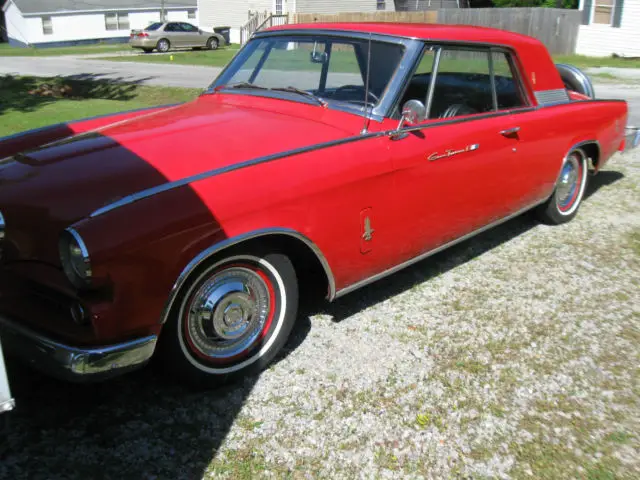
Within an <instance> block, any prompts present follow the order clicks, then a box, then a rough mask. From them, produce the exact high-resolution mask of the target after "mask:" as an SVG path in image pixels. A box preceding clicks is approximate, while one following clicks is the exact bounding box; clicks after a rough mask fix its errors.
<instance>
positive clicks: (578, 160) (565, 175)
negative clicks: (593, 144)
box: [537, 148, 589, 225]
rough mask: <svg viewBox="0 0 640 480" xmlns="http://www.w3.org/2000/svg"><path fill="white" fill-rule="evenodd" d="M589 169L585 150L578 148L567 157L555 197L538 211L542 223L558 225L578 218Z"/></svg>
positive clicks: (554, 192) (557, 183)
mask: <svg viewBox="0 0 640 480" xmlns="http://www.w3.org/2000/svg"><path fill="white" fill-rule="evenodd" d="M588 169H589V166H588V164H587V155H586V154H585V152H584V150H582V149H581V148H576V149H575V150H572V151H571V152H570V153H569V154H568V155H567V157H566V159H565V161H564V163H563V164H562V170H560V177H559V178H558V181H557V182H556V188H555V190H554V191H553V195H551V197H550V198H549V200H547V201H546V202H545V203H543V204H542V205H540V206H539V207H538V209H537V214H538V217H539V218H540V220H541V221H542V222H544V223H547V224H550V225H558V224H561V223H566V222H568V221H569V220H571V219H572V218H573V217H575V216H576V214H577V213H578V208H579V207H580V203H581V202H582V198H583V197H584V192H585V190H586V187H587V178H588V177H587V173H588Z"/></svg>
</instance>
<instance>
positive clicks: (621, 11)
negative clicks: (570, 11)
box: [576, 0, 640, 57]
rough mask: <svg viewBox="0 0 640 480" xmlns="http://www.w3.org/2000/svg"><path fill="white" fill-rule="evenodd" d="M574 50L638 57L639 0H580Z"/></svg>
mask: <svg viewBox="0 0 640 480" xmlns="http://www.w3.org/2000/svg"><path fill="white" fill-rule="evenodd" d="M580 10H582V25H581V26H580V31H579V34H578V42H577V45H576V53H578V54H580V55H592V56H598V57H606V56H610V55H613V54H616V55H620V56H624V57H640V0H580Z"/></svg>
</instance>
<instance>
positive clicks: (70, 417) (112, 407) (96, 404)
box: [0, 150, 640, 479]
mask: <svg viewBox="0 0 640 480" xmlns="http://www.w3.org/2000/svg"><path fill="white" fill-rule="evenodd" d="M588 194H589V196H588V198H587V199H586V200H585V203H584V204H583V206H582V209H581V211H580V213H579V215H578V217H577V218H576V219H575V220H574V221H573V222H571V223H570V224H568V225H565V226H559V227H547V226H542V225H539V224H537V223H536V222H535V221H533V220H532V219H531V218H530V216H526V215H525V216H522V217H519V218H517V219H515V220H512V221H510V222H508V223H506V224H504V225H502V226H500V227H498V228H495V229H493V230H491V231H488V232H485V233H484V234H482V235H481V236H479V237H476V238H475V239H472V240H470V241H467V242H465V243H463V244H461V245H459V246H457V247H454V248H453V249H451V250H449V251H447V252H443V253H441V254H439V255H437V256H435V257H433V258H431V259H430V260H427V261H424V262H421V263H419V264H417V265H416V266H414V267H411V268H409V269H407V270H405V271H403V272H401V273H399V274H396V275H394V276H392V277H390V278H388V279H386V280H383V281H381V282H378V283H377V284H374V285H372V286H370V287H367V288H364V289H362V290H360V291H357V292H355V293H353V294H351V295H349V296H346V297H344V298H342V299H340V300H339V301H338V302H336V303H335V304H328V305H327V304H321V305H320V306H319V307H315V308H311V307H308V308H307V310H309V312H307V313H306V314H303V315H301V317H300V321H299V324H298V326H297V329H296V331H295V332H294V336H293V338H292V340H291V342H290V343H289V345H288V347H287V351H286V352H285V355H283V357H282V358H281V359H280V360H279V362H278V363H277V364H275V365H274V366H272V367H271V368H270V369H269V370H268V371H266V372H264V373H263V374H262V375H261V376H260V377H259V378H254V379H249V380H247V381H246V382H245V383H244V384H243V385H238V386H235V387H228V388H226V389H224V390H219V391H215V392H194V391H187V390H184V389H182V388H181V387H179V386H176V385H171V384H170V383H168V381H167V380H165V379H163V378H162V376H161V374H160V373H159V372H156V371H155V370H154V369H146V370H144V371H142V372H137V373H134V374H131V375H129V376H126V377H123V378H121V379H117V380H115V381H111V382H108V383H104V384H99V385H95V386H75V385H66V384H62V383H58V382H56V381H54V380H50V379H47V378H44V377H42V376H40V375H39V374H36V373H33V372H31V371H29V370H26V369H25V368H24V367H22V366H19V365H10V367H11V369H10V374H11V375H12V380H13V382H14V390H15V393H16V397H17V403H18V409H17V410H16V412H15V413H14V414H13V416H12V419H11V420H12V424H11V430H10V432H9V433H8V434H7V435H6V436H3V437H0V438H2V440H1V444H0V477H1V478H10V479H18V478H35V479H38V478H42V479H45V478H47V479H49V478H104V479H106V478H113V479H122V478H135V479H141V478H170V479H178V478H211V477H216V478H218V477H228V478H249V477H252V476H266V475H271V476H276V477H278V478H279V477H283V476H288V477H293V478H307V477H314V478H316V477H317V478H353V477H356V476H359V477H365V478H371V477H375V478H398V477H408V478H422V477H426V478H559V479H566V478H572V477H579V478H593V479H600V478H602V479H605V478H606V479H608V478H617V477H620V478H638V477H640V382H639V378H640V375H639V373H640V355H639V344H640V289H639V288H638V287H639V285H640V216H639V215H638V209H639V208H640V150H638V151H637V152H634V153H633V154H629V153H627V154H624V155H620V154H618V155H617V156H616V157H615V158H614V159H613V160H612V161H611V162H610V163H609V164H608V166H607V168H606V170H605V171H603V172H602V173H601V174H600V175H598V176H597V177H595V178H593V179H592V182H591V184H590V188H589V191H588Z"/></svg>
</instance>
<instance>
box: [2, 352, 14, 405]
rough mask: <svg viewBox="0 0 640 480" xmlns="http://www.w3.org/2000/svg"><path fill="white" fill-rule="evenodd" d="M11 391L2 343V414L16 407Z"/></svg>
mask: <svg viewBox="0 0 640 480" xmlns="http://www.w3.org/2000/svg"><path fill="white" fill-rule="evenodd" d="M14 405H15V404H14V402H13V398H11V390H10V389H9V379H8V378H7V370H6V368H5V366H4V356H3V355H2V342H0V413H4V412H8V411H9V410H12V409H13V407H14Z"/></svg>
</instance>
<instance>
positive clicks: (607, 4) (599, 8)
mask: <svg viewBox="0 0 640 480" xmlns="http://www.w3.org/2000/svg"><path fill="white" fill-rule="evenodd" d="M613 2H614V0H595V2H594V3H595V6H594V9H593V23H603V24H605V25H611V18H612V16H613V5H614V3H613Z"/></svg>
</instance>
